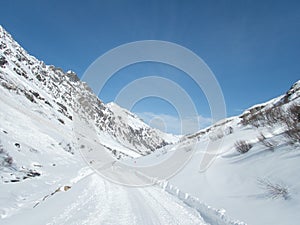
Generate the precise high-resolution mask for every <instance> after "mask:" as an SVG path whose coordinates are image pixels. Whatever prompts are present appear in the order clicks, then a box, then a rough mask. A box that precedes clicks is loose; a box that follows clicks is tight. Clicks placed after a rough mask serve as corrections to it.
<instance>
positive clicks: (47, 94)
mask: <svg viewBox="0 0 300 225" xmlns="http://www.w3.org/2000/svg"><path fill="white" fill-rule="evenodd" d="M0 54H1V55H0V66H1V69H0V82H1V83H0V84H1V85H0V88H1V90H0V91H1V93H9V95H10V96H9V97H10V98H13V99H17V100H18V101H17V102H15V105H16V106H18V105H23V104H24V103H23V102H24V101H29V102H31V104H30V106H29V109H32V111H34V112H35V113H36V114H37V115H40V116H42V117H45V118H48V119H49V120H51V121H52V122H53V123H57V122H58V123H61V124H62V125H66V124H71V123H72V122H73V119H74V115H73V114H74V113H76V116H78V117H80V118H81V119H83V120H85V121H87V122H88V123H91V124H92V125H93V126H94V127H95V129H96V130H95V132H99V133H103V132H104V133H105V134H107V135H108V136H109V137H110V138H111V139H113V140H116V141H117V142H118V143H119V146H123V147H125V148H128V149H131V151H132V154H129V156H140V155H146V154H149V153H150V152H152V151H154V150H155V149H157V148H159V147H162V146H164V145H167V144H169V143H174V142H176V140H177V138H176V137H175V136H172V135H163V134H162V132H160V131H158V130H155V129H152V128H150V127H149V126H148V125H146V124H145V123H143V122H141V121H140V120H139V119H138V118H137V117H135V116H133V115H132V114H127V113H126V110H124V109H121V108H119V107H117V106H116V107H111V106H106V105H105V104H103V103H102V102H101V101H100V100H99V99H98V98H97V97H96V96H95V95H94V94H93V93H92V92H91V90H90V88H89V87H88V86H87V84H86V83H83V82H81V81H80V80H79V79H78V77H77V75H76V74H75V73H74V72H72V71H68V72H66V73H64V72H63V71H62V70H61V69H60V68H56V67H54V66H48V65H45V64H44V63H43V62H42V61H39V60H37V59H36V58H34V57H33V56H30V55H29V54H28V53H27V52H26V51H25V50H24V49H23V48H22V47H21V46H20V45H19V44H18V43H16V42H15V41H14V40H13V39H12V37H11V36H10V35H9V34H8V33H7V32H6V31H5V30H4V29H3V28H2V27H0ZM114 111H115V112H114ZM123 112H124V113H123ZM120 115H122V116H120ZM162 137H163V138H162ZM100 142H101V140H100ZM106 144H107V143H106ZM106 147H107V149H108V150H110V151H114V150H115V151H114V153H115V156H116V157H117V158H121V157H122V156H128V151H127V153H126V154H125V153H123V152H122V151H116V149H113V146H106ZM121 149H122V148H121Z"/></svg>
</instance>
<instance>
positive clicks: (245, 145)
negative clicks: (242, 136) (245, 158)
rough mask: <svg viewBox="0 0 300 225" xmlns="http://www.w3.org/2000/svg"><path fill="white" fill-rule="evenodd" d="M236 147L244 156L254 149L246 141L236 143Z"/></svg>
mask: <svg viewBox="0 0 300 225" xmlns="http://www.w3.org/2000/svg"><path fill="white" fill-rule="evenodd" d="M234 146H235V148H236V150H237V151H238V152H239V153H242V154H243V153H246V152H248V151H249V150H250V149H251V148H252V145H251V144H250V143H248V142H246V141H244V140H241V141H237V142H235V144H234Z"/></svg>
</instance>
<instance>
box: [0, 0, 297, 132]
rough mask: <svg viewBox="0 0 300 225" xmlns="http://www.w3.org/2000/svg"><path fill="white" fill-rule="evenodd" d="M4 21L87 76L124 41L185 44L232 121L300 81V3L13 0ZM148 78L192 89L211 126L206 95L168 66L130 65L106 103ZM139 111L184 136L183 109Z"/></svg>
mask: <svg viewBox="0 0 300 225" xmlns="http://www.w3.org/2000/svg"><path fill="white" fill-rule="evenodd" d="M0 24H1V25H2V26H3V27H4V28H5V29H6V30H7V31H8V32H10V33H11V34H12V35H13V37H14V38H15V39H16V40H17V41H18V42H19V43H20V44H21V45H22V46H23V47H24V48H25V49H26V50H27V51H28V52H29V53H30V54H32V55H34V56H36V57H37V58H38V59H40V60H43V61H44V62H45V63H46V64H53V65H55V66H58V67H61V68H63V69H64V70H69V69H71V70H73V71H75V72H76V73H77V74H78V76H79V77H81V76H82V74H83V73H84V71H85V70H86V69H87V67H88V66H89V65H90V64H91V63H92V62H93V61H94V60H95V59H97V58H98V57H99V56H101V55H102V54H104V53H105V52H107V51H108V50H110V49H112V48H114V47H117V46H119V45H121V44H125V43H128V42H132V41H138V40H148V39H151V40H164V41H170V42H174V43H177V44H180V45H182V46H184V47H186V48H189V49H190V50H192V51H193V52H195V53H196V54H197V55H198V56H200V57H201V58H202V59H203V60H204V61H205V62H206V64H207V65H208V66H209V67H210V69H211V70H212V71H213V73H214V74H215V76H216V78H217V80H218V82H219V84H220V86H221V88H222V90H223V94H224V97H225V101H226V106H227V113H228V116H232V115H237V114H239V113H240V112H241V111H242V110H244V109H246V108H247V107H249V106H252V105H253V104H256V103H260V102H264V101H267V100H269V99H271V98H273V97H276V96H278V95H280V94H283V93H284V92H285V91H287V89H288V88H289V87H290V86H291V85H292V84H293V83H294V82H295V81H297V80H298V79H300V1H267V0H265V1H254V0H252V1H247V0H224V1H215V0H208V1H191V0H187V1H183V0H182V1H176V0H174V1H167V0H158V1H143V0H137V1H125V0H119V1H117V0H107V1H103V0H85V1H76V0H74V1H62V0H59V1H58V0H49V1H45V0H36V1H33V0H27V1H22V0H20V1H15V0H11V1H9V0H7V1H1V4H0ZM121 73H125V74H126V76H121V75H120V74H121ZM148 75H159V76H163V77H166V78H169V79H172V80H173V81H175V82H177V83H178V84H180V85H181V86H182V87H184V88H185V89H186V91H187V92H188V94H189V95H190V96H191V98H192V99H193V100H194V101H195V102H196V106H197V109H198V112H199V115H200V116H199V118H200V120H201V123H202V126H205V125H207V124H208V122H209V118H210V111H209V107H208V104H207V101H206V99H205V96H204V95H203V93H202V91H201V90H199V88H198V87H197V86H196V85H195V84H194V83H193V81H192V80H191V79H189V78H188V77H187V76H186V75H185V74H184V73H183V72H181V71H179V70H176V69H175V68H172V67H169V66H166V65H160V64H157V63H145V64H142V65H134V66H130V67H128V68H125V69H124V70H122V71H120V72H119V73H117V74H115V76H114V77H113V78H112V79H111V80H110V82H109V85H108V86H107V87H106V88H105V89H103V91H102V92H101V94H100V98H101V99H102V100H103V101H104V102H110V101H113V100H114V98H115V96H116V94H117V93H118V91H120V90H121V89H122V87H124V85H126V84H128V83H129V82H130V81H133V80H135V79H137V78H139V77H143V76H148ZM133 111H134V112H135V113H137V114H139V115H140V116H141V117H142V118H143V119H145V120H146V121H147V122H149V121H150V120H151V119H153V118H155V117H157V116H159V115H160V117H161V118H163V119H165V120H166V121H165V122H166V123H167V126H168V129H167V130H168V131H172V132H178V130H176V129H177V128H176V127H174V126H172V125H174V123H175V122H174V121H176V120H174V117H176V111H175V110H174V108H172V106H171V105H170V104H168V103H166V102H165V101H163V100H159V99H149V98H148V99H144V100H143V101H141V102H140V103H138V104H137V105H136V106H135V107H134V108H133ZM162 115H164V117H162ZM170 118H171V119H170ZM156 122H157V121H156ZM152 123H153V125H155V121H152ZM160 125H161V124H160Z"/></svg>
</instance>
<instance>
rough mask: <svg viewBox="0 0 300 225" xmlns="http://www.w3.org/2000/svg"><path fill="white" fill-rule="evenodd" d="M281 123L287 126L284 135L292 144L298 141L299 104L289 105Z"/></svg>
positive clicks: (299, 138)
mask: <svg viewBox="0 0 300 225" xmlns="http://www.w3.org/2000/svg"><path fill="white" fill-rule="evenodd" d="M283 123H284V124H285V126H286V127H287V130H286V132H285V136H286V137H287V138H289V140H290V141H291V142H292V143H293V144H294V143H297V142H300V124H299V123H300V106H299V105H296V104H293V105H291V106H290V107H289V108H288V110H287V112H286V116H285V117H284V119H283Z"/></svg>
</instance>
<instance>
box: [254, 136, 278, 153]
mask: <svg viewBox="0 0 300 225" xmlns="http://www.w3.org/2000/svg"><path fill="white" fill-rule="evenodd" d="M257 138H258V141H259V142H261V143H262V144H263V145H264V146H266V147H267V148H269V149H270V150H274V147H275V146H276V143H275V142H271V141H269V140H267V138H266V137H265V135H263V133H260V135H259V136H258V137H257Z"/></svg>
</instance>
